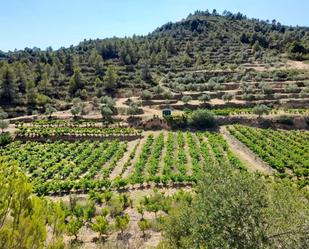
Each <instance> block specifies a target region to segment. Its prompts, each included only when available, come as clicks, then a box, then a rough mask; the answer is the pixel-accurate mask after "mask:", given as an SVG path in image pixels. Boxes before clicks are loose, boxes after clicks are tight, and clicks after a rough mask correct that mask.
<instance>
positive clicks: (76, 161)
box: [0, 140, 127, 195]
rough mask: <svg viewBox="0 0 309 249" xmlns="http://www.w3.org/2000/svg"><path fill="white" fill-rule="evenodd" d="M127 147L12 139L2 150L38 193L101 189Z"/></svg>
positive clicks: (115, 142)
mask: <svg viewBox="0 0 309 249" xmlns="http://www.w3.org/2000/svg"><path fill="white" fill-rule="evenodd" d="M126 150H127V142H120V141H118V140H113V141H107V140H106V141H104V142H102V143H100V142H89V141H84V142H74V143H69V142H65V141H57V142H46V143H40V142H26V143H22V142H19V141H16V142H13V143H11V144H9V145H8V146H6V147H5V148H3V149H1V151H0V152H1V155H3V156H5V158H6V160H8V161H13V160H16V161H18V162H19V164H20V165H21V166H22V168H23V169H24V170H25V171H26V172H27V174H28V175H29V177H30V180H31V181H32V182H33V183H34V184H33V185H34V186H35V190H36V192H37V193H38V194H42V195H46V194H49V193H59V192H69V191H72V190H76V191H81V190H89V189H101V188H104V187H109V186H110V185H111V183H110V181H109V180H108V176H109V174H110V173H111V172H112V170H113V169H114V167H115V166H116V164H117V162H118V160H119V159H120V158H122V157H123V155H124V153H125V151H126Z"/></svg>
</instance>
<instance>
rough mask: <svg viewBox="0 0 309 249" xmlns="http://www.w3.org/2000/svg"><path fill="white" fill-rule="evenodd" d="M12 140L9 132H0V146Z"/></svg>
mask: <svg viewBox="0 0 309 249" xmlns="http://www.w3.org/2000/svg"><path fill="white" fill-rule="evenodd" d="M10 142H12V137H11V135H10V134H9V133H1V134H0V147H2V146H5V145H7V144H9V143H10Z"/></svg>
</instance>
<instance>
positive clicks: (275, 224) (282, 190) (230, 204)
mask: <svg viewBox="0 0 309 249" xmlns="http://www.w3.org/2000/svg"><path fill="white" fill-rule="evenodd" d="M206 172H207V173H206V175H205V177H204V180H203V182H202V183H201V185H200V187H199V189H198V193H197V196H196V198H195V199H194V201H193V203H192V205H187V207H181V209H180V208H179V209H177V208H176V209H174V212H173V213H171V214H170V216H169V217H168V218H167V221H166V224H165V228H164V230H165V231H164V237H165V241H164V242H163V243H162V244H161V247H160V248H299V249H300V248H308V245H309V244H308V243H309V233H308V229H309V202H308V199H307V198H306V197H305V196H304V195H303V193H302V192H300V191H299V190H298V189H297V188H295V187H294V186H291V185H290V183H287V182H278V183H274V182H268V181H266V180H265V179H263V178H261V177H258V176H253V175H251V174H249V173H245V172H238V171H235V170H233V169H231V168H230V167H229V166H224V165H220V167H208V169H207V171H206Z"/></svg>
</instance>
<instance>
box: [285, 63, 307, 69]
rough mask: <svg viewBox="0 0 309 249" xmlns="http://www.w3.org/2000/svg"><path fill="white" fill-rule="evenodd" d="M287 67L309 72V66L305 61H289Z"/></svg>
mask: <svg viewBox="0 0 309 249" xmlns="http://www.w3.org/2000/svg"><path fill="white" fill-rule="evenodd" d="M287 65H288V66H289V67H290V68H294V69H302V70H309V64H307V63H305V62H303V61H288V62H287Z"/></svg>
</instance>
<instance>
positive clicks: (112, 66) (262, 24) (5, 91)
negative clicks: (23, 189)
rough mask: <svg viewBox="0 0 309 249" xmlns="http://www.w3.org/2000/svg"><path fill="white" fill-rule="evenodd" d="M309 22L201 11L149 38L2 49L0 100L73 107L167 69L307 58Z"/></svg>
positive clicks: (16, 107) (26, 107) (144, 83)
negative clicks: (72, 102) (291, 24)
mask: <svg viewBox="0 0 309 249" xmlns="http://www.w3.org/2000/svg"><path fill="white" fill-rule="evenodd" d="M308 47H309V28H307V27H289V26H284V25H281V24H280V23H278V22H276V21H275V20H273V21H272V22H268V21H260V20H256V19H248V18H247V17H246V16H244V15H242V14H240V13H237V14H232V13H230V12H224V13H223V14H222V15H219V14H217V13H216V12H212V13H209V12H208V11H196V12H195V13H194V14H190V15H189V16H188V17H187V18H185V19H183V20H181V21H179V22H176V23H167V24H165V25H163V26H162V27H160V28H158V29H156V30H155V31H153V32H152V33H150V34H148V35H147V36H133V37H131V38H109V39H98V40H85V41H83V42H81V43H80V44H79V45H77V46H71V47H70V48H61V49H59V50H56V51H53V50H52V49H51V48H47V49H46V50H40V49H38V48H32V49H30V48H25V49H24V50H22V51H14V52H8V53H3V52H1V53H0V71H1V77H0V87H1V88H0V95H1V98H0V104H1V106H3V107H4V109H5V110H6V111H8V112H9V113H10V114H11V115H13V116H15V115H19V114H24V113H28V114H31V113H32V112H33V111H36V110H38V111H44V106H45V105H46V104H47V103H51V104H52V105H54V106H55V107H56V108H57V109H65V108H67V105H66V103H68V102H70V100H72V98H74V97H79V98H81V99H82V100H91V99H92V97H93V96H97V97H101V96H104V95H109V96H118V97H121V96H125V95H127V93H126V92H127V89H134V92H133V93H131V92H130V91H129V95H132V94H133V95H139V93H140V91H141V90H143V89H148V90H151V87H154V86H156V85H158V83H159V80H160V79H161V77H162V76H163V75H164V74H165V73H167V72H178V71H184V70H200V69H203V70H205V69H207V70H226V69H231V70H241V69H246V68H247V69H248V68H259V67H262V68H265V67H275V68H279V67H282V66H284V65H286V62H287V58H290V59H306V58H308Z"/></svg>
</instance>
